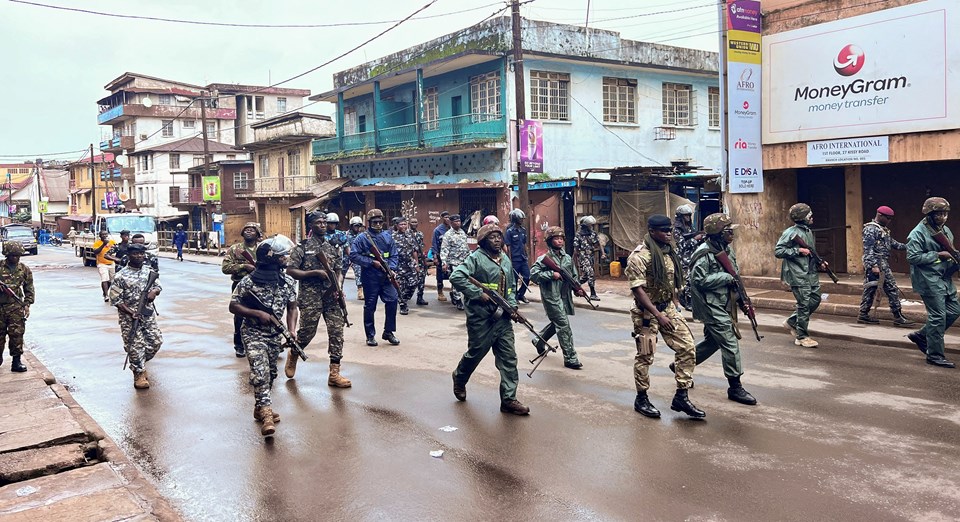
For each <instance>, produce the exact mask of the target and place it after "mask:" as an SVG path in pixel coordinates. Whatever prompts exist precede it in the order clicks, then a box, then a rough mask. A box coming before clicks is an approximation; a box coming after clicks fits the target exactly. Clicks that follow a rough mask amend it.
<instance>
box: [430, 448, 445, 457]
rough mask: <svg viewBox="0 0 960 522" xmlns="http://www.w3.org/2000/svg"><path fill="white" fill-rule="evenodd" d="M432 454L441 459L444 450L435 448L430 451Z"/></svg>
mask: <svg viewBox="0 0 960 522" xmlns="http://www.w3.org/2000/svg"><path fill="white" fill-rule="evenodd" d="M430 456H431V457H433V458H435V459H439V458H440V457H442V456H443V450H433V451H431V452H430Z"/></svg>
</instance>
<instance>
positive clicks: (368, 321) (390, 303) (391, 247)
mask: <svg viewBox="0 0 960 522" xmlns="http://www.w3.org/2000/svg"><path fill="white" fill-rule="evenodd" d="M367 226H368V227H369V228H368V229H367V231H366V232H364V233H363V234H360V235H359V236H357V238H356V239H354V240H353V244H351V245H350V261H351V262H353V263H356V264H358V265H360V270H361V274H362V281H361V284H362V285H363V294H364V301H363V331H364V333H365V334H366V335H367V346H377V339H376V333H377V329H376V326H374V322H373V321H374V313H375V312H376V311H377V301H378V300H380V299H382V300H383V307H384V313H385V315H386V317H384V321H383V335H382V336H381V339H383V340H385V341H387V342H389V343H390V344H392V345H394V346H396V345H398V344H400V340H399V339H397V336H396V334H394V332H395V331H396V330H397V299H398V297H399V296H398V295H397V289H396V288H394V287H393V285H392V284H391V283H390V279H389V278H388V277H387V271H388V270H389V271H396V270H397V244H396V243H394V242H393V237H391V236H390V233H389V232H386V231H385V230H383V212H381V211H380V209H378V208H375V209H372V210H370V212H367ZM371 244H375V245H376V246H377V249H378V250H380V254H381V255H382V256H383V261H384V262H385V263H387V266H383V265H381V264H380V262H379V261H377V260H376V259H374V255H373V253H372V248H371V247H370V245H371Z"/></svg>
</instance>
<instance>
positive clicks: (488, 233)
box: [450, 225, 530, 415]
mask: <svg viewBox="0 0 960 522" xmlns="http://www.w3.org/2000/svg"><path fill="white" fill-rule="evenodd" d="M477 241H478V243H479V248H477V250H475V251H473V252H472V253H471V254H470V255H468V256H467V258H466V259H465V260H464V261H463V263H460V264H459V265H458V266H457V267H456V268H455V269H454V271H453V274H451V275H450V283H451V284H452V285H453V287H454V288H456V289H457V290H459V291H460V292H462V293H463V294H464V295H465V296H466V298H467V351H466V352H465V353H464V354H463V357H461V358H460V363H459V364H457V369H456V370H454V371H453V395H454V396H455V397H456V398H457V400H459V401H465V400H467V381H469V380H470V376H471V375H473V372H474V370H476V369H477V366H478V365H479V364H480V361H481V360H483V358H484V357H486V355H487V352H489V351H490V350H491V349H492V350H493V357H494V360H495V361H496V365H497V369H498V370H500V411H501V412H503V413H512V414H514V415H528V414H529V413H530V408H528V407H526V406H524V405H523V404H521V403H520V401H518V400H517V385H518V384H519V381H520V377H519V374H518V372H517V352H516V349H515V347H514V336H513V325H512V324H511V323H510V319H511V318H514V319H515V316H512V314H502V315H499V316H498V315H496V312H497V311H498V309H497V307H496V306H494V305H493V304H492V303H491V302H490V297H489V296H487V295H486V294H484V293H483V291H481V290H480V289H479V288H477V287H476V286H474V284H473V283H472V282H470V278H471V277H473V278H474V279H476V280H478V281H480V283H481V284H483V285H484V286H485V287H487V288H490V289H491V290H496V291H497V292H498V293H499V294H500V295H502V296H503V298H504V299H505V300H506V301H507V303H509V304H510V306H512V307H513V310H514V311H516V309H517V301H516V295H515V294H516V286H515V284H510V283H513V282H514V281H515V280H514V278H513V277H511V274H512V273H513V272H512V271H513V267H512V266H510V260H509V259H507V256H505V255H503V233H502V232H501V231H500V229H499V228H498V227H497V226H496V225H485V226H482V227H480V230H478V231H477Z"/></svg>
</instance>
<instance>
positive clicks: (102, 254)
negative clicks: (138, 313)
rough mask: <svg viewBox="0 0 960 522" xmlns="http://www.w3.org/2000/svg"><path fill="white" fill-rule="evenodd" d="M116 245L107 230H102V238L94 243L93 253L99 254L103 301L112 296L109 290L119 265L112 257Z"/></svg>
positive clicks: (98, 265)
mask: <svg viewBox="0 0 960 522" xmlns="http://www.w3.org/2000/svg"><path fill="white" fill-rule="evenodd" d="M114 245H116V243H114V242H113V240H111V239H110V233H109V232H107V231H106V230H101V231H100V239H98V240H97V241H94V243H93V255H95V256H97V272H98V273H99V274H100V290H101V291H102V292H103V302H105V303H106V302H109V301H110V297H109V296H108V295H107V292H108V291H109V290H110V282H111V281H113V276H114V275H116V273H117V272H116V270H117V267H116V266H115V265H114V262H113V259H111V258H110V250H111V249H112V248H113V247H114Z"/></svg>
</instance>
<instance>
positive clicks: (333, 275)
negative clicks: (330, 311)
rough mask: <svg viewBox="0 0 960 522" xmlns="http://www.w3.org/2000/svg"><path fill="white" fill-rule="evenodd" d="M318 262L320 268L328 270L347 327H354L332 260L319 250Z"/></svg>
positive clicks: (328, 276)
mask: <svg viewBox="0 0 960 522" xmlns="http://www.w3.org/2000/svg"><path fill="white" fill-rule="evenodd" d="M317 260H318V261H319V262H320V266H322V267H323V269H324V270H326V272H327V278H328V279H329V280H330V283H331V284H333V291H334V292H336V294H337V304H339V305H340V311H341V312H343V322H344V324H345V325H346V326H347V327H350V326H353V325H351V324H350V319H349V318H347V300H346V298H344V296H343V289H342V287H341V286H340V277H339V276H338V275H337V274H336V273H334V271H333V270H332V269H331V267H330V260H329V259H327V256H326V255H325V254H324V253H323V252H321V251H319V250H318V251H317Z"/></svg>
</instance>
